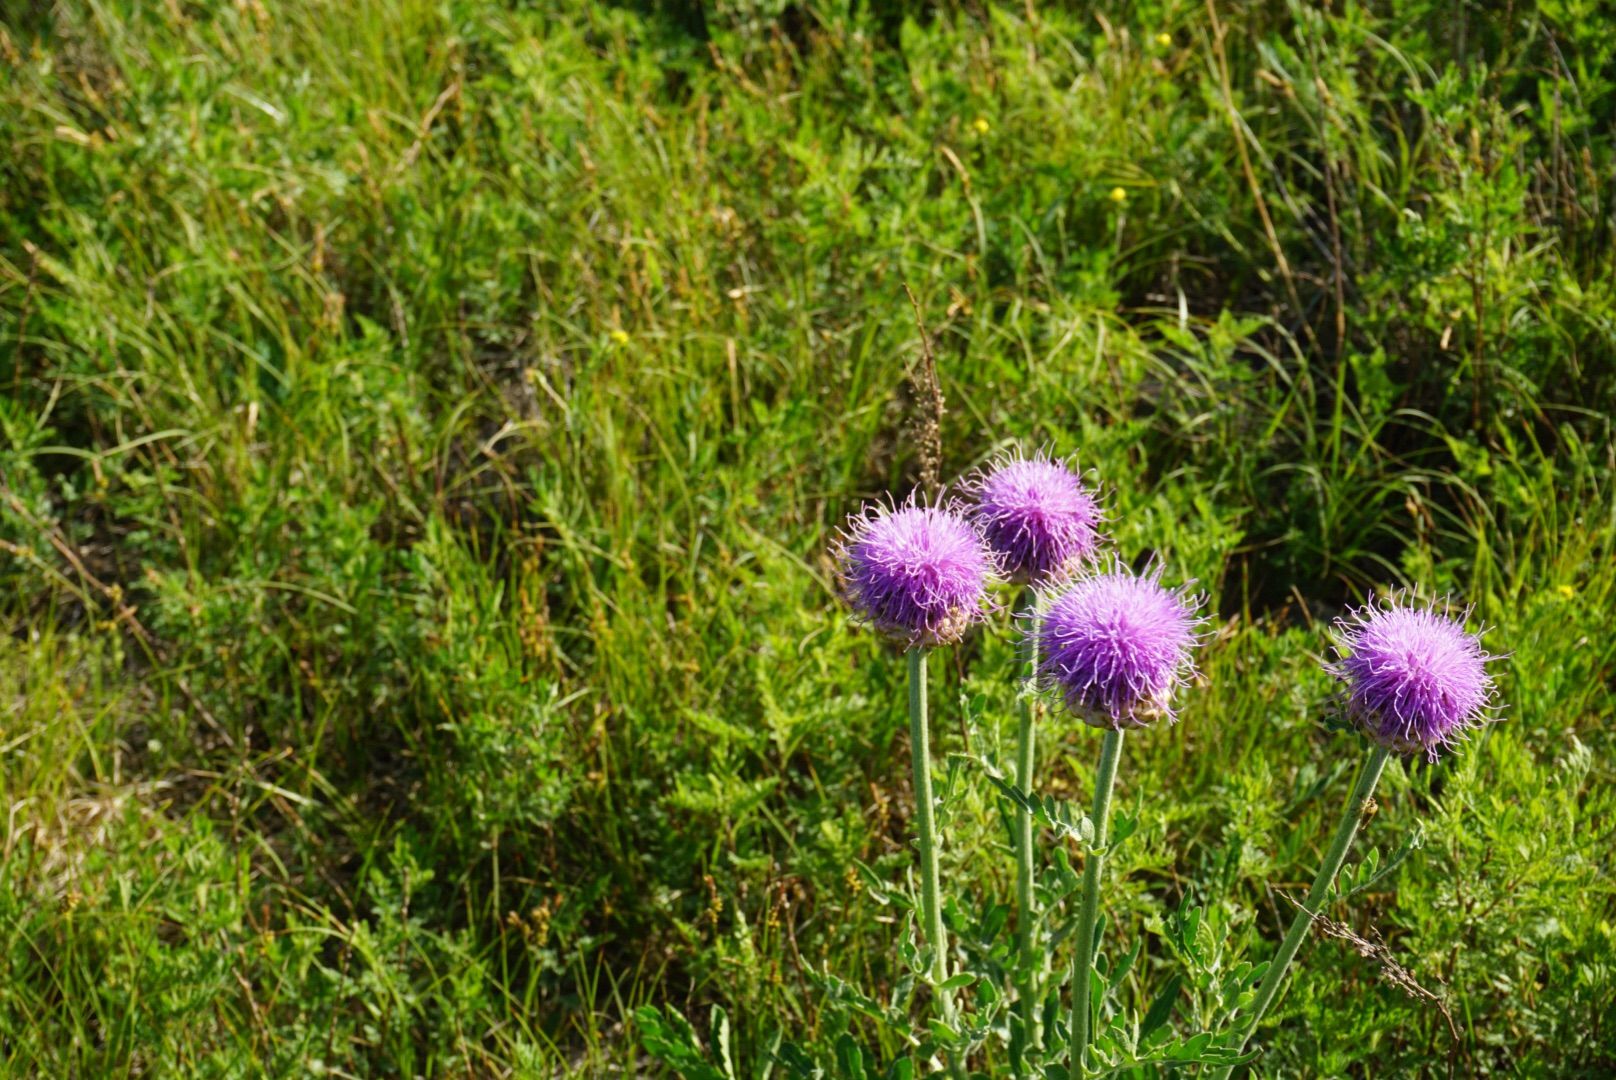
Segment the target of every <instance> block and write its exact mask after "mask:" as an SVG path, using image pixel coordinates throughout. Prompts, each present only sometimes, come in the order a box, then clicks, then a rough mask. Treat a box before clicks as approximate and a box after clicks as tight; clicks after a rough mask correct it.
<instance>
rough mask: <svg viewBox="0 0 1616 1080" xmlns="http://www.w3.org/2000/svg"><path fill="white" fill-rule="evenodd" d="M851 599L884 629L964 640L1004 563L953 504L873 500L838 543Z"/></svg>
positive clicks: (909, 638) (906, 638) (929, 641)
mask: <svg viewBox="0 0 1616 1080" xmlns="http://www.w3.org/2000/svg"><path fill="white" fill-rule="evenodd" d="M838 556H839V561H840V563H841V576H842V589H843V592H844V593H845V594H846V596H847V600H848V602H849V603H850V604H852V606H853V608H854V610H856V611H857V612H858V613H859V614H860V615H861V616H862V617H863V618H864V619H865V620H867V621H868V622H869V623H870V624H871V625H872V626H874V627H875V628H876V629H877V630H879V631H880V632H882V633H884V634H887V635H888V636H890V637H893V638H896V639H898V640H900V641H903V642H904V643H905V644H906V645H909V646H917V645H918V646H923V647H928V648H929V647H932V646H936V645H946V644H949V643H950V642H954V641H958V640H959V639H960V638H961V637H962V636H964V634H965V631H966V630H968V629H970V627H971V625H972V624H973V623H977V622H980V621H982V619H984V618H985V617H986V615H987V611H988V593H987V589H988V584H989V582H990V581H991V580H992V579H993V578H994V577H996V576H997V574H998V565H997V560H996V559H995V558H994V555H993V553H992V552H991V551H990V550H989V549H988V547H987V545H986V543H984V542H983V540H982V537H981V535H980V534H979V533H978V532H977V531H976V529H975V528H973V527H972V525H971V523H970V522H969V521H968V520H966V518H965V516H964V515H963V514H961V513H960V512H959V511H958V510H957V509H956V508H955V507H954V506H952V505H941V506H926V505H923V504H918V503H916V502H914V501H913V499H911V501H910V502H908V503H905V504H904V505H902V506H897V507H891V506H876V507H873V508H870V507H866V508H865V510H864V511H863V512H861V513H859V514H855V515H854V516H853V517H851V518H849V519H848V527H847V530H846V533H845V535H844V536H843V539H842V542H841V544H840V550H839V551H838Z"/></svg>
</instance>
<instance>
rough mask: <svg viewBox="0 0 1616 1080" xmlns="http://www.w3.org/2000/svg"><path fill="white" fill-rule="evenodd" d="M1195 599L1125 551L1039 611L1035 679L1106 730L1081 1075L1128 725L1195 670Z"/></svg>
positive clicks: (1076, 1059)
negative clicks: (1142, 568)
mask: <svg viewBox="0 0 1616 1080" xmlns="http://www.w3.org/2000/svg"><path fill="white" fill-rule="evenodd" d="M1199 603H1200V602H1199V600H1198V598H1195V597H1191V596H1190V595H1188V593H1187V590H1186V589H1185V588H1180V589H1177V590H1173V589H1168V588H1167V587H1165V586H1164V585H1162V583H1161V568H1160V566H1156V567H1153V568H1151V569H1149V570H1147V571H1146V572H1145V573H1144V574H1135V573H1134V572H1133V571H1131V570H1129V569H1128V568H1127V567H1126V566H1125V565H1124V564H1123V563H1122V562H1121V561H1120V560H1113V561H1112V563H1111V565H1110V566H1109V567H1108V568H1105V569H1100V570H1096V571H1094V572H1091V573H1089V574H1088V575H1087V576H1083V577H1078V578H1075V579H1073V580H1071V581H1069V582H1067V583H1065V584H1063V585H1061V586H1060V587H1058V588H1057V589H1056V590H1055V594H1054V596H1053V597H1052V598H1050V599H1048V600H1047V601H1046V602H1045V603H1043V604H1042V605H1041V607H1042V609H1043V610H1042V611H1041V612H1040V613H1039V614H1037V615H1036V616H1035V618H1034V620H1033V629H1032V633H1033V635H1034V636H1035V637H1036V639H1037V647H1038V654H1039V660H1038V665H1037V668H1036V671H1037V679H1038V682H1039V684H1040V686H1042V687H1043V688H1045V689H1047V690H1050V691H1052V692H1054V693H1055V694H1057V695H1058V696H1059V698H1060V700H1061V701H1062V702H1063V703H1064V704H1065V706H1066V708H1067V709H1068V710H1069V711H1070V712H1071V713H1072V714H1073V715H1074V716H1076V717H1078V718H1079V719H1081V720H1082V721H1083V722H1084V723H1086V724H1089V725H1091V726H1093V727H1098V728H1100V729H1102V730H1103V731H1104V732H1105V738H1104V741H1103V742H1102V743H1101V747H1100V764H1099V768H1098V770H1097V771H1096V773H1095V779H1094V809H1093V812H1092V815H1091V817H1092V820H1093V825H1094V847H1093V850H1092V851H1091V852H1090V853H1089V856H1088V858H1087V859H1086V860H1085V862H1084V867H1083V893H1082V906H1081V908H1080V909H1079V913H1078V920H1077V953H1076V956H1075V957H1074V959H1073V964H1072V1024H1071V1032H1070V1034H1071V1053H1070V1059H1069V1064H1068V1066H1067V1068H1068V1075H1069V1076H1071V1077H1074V1078H1075V1077H1078V1076H1081V1075H1083V1072H1084V1070H1085V1067H1086V1057H1087V1053H1088V1047H1089V1043H1090V1041H1091V1037H1092V1032H1091V1022H1092V1019H1093V1008H1094V1006H1093V1002H1092V1000H1091V985H1090V972H1091V970H1092V968H1093V964H1094V953H1095V939H1094V933H1095V920H1096V917H1097V915H1098V911H1099V902H1100V875H1101V872H1102V870H1103V868H1104V861H1105V851H1106V842H1107V835H1108V833H1107V829H1108V822H1109V818H1110V810H1111V790H1112V787H1113V785H1114V784H1115V782H1116V776H1117V762H1118V759H1119V758H1120V757H1121V753H1122V735H1123V732H1125V731H1127V730H1129V729H1131V728H1140V727H1144V726H1145V725H1147V724H1149V723H1151V722H1152V721H1154V720H1157V719H1165V720H1167V721H1169V722H1171V721H1172V720H1173V718H1174V713H1173V696H1174V694H1175V693H1176V691H1177V690H1178V688H1179V687H1180V686H1181V685H1182V684H1183V683H1184V682H1185V681H1186V679H1187V677H1188V675H1189V673H1190V672H1191V671H1192V669H1193V665H1192V663H1191V659H1190V653H1191V649H1192V648H1193V647H1194V645H1195V644H1196V627H1197V624H1198V623H1199V622H1200V618H1199V616H1198V615H1197V613H1196V612H1197V608H1198V607H1199Z"/></svg>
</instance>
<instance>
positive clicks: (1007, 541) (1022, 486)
mask: <svg viewBox="0 0 1616 1080" xmlns="http://www.w3.org/2000/svg"><path fill="white" fill-rule="evenodd" d="M967 489H968V490H969V491H970V492H971V493H972V494H973V495H974V496H975V502H974V504H973V506H972V508H971V513H972V516H973V517H974V518H975V520H976V522H977V525H978V527H979V528H980V529H981V530H982V535H983V537H984V538H985V539H986V540H987V542H988V544H989V545H990V546H991V547H992V548H993V550H994V551H995V552H996V553H997V554H998V556H999V558H1000V560H1001V562H1002V565H1003V568H1004V573H1005V575H1006V576H1007V577H1008V578H1009V579H1010V580H1012V581H1016V582H1020V583H1022V584H1023V585H1024V586H1025V587H1026V591H1027V599H1028V601H1029V602H1031V601H1033V599H1034V597H1035V595H1036V593H1035V590H1036V588H1037V587H1038V586H1039V585H1042V584H1045V583H1047V582H1048V581H1049V580H1050V579H1051V578H1053V577H1055V576H1056V575H1059V574H1061V573H1064V572H1066V571H1068V570H1070V569H1073V568H1075V567H1076V566H1078V565H1080V564H1081V563H1083V562H1085V561H1087V560H1089V559H1092V558H1093V557H1094V556H1095V554H1096V552H1097V551H1098V549H1099V545H1100V542H1101V540H1102V537H1101V536H1100V533H1099V524H1100V520H1101V514H1100V505H1099V502H1098V501H1097V500H1096V499H1095V497H1094V494H1093V493H1092V492H1091V491H1090V490H1089V489H1088V488H1087V487H1086V486H1085V485H1084V483H1083V481H1082V479H1081V478H1080V477H1079V476H1078V474H1077V473H1076V471H1074V470H1073V469H1072V468H1070V467H1069V466H1068V465H1067V464H1066V463H1065V462H1062V461H1057V460H1053V459H1051V458H1050V457H1049V456H1048V455H1046V454H1044V453H1042V452H1039V453H1037V454H1035V455H1033V456H1032V457H1030V458H1029V457H1024V456H1022V455H1020V454H1011V455H1008V456H1006V457H1004V458H1001V459H1000V460H998V461H997V462H995V463H993V464H991V465H989V466H988V467H987V468H986V469H984V470H982V471H981V472H979V473H977V474H976V475H975V476H973V477H972V478H971V479H970V480H969V481H968V482H967ZM1022 644H1023V651H1024V652H1025V654H1026V655H1025V664H1026V670H1027V673H1028V676H1029V678H1033V677H1036V674H1037V670H1038V635H1037V634H1028V635H1026V636H1025V638H1024V639H1023V642H1022ZM1038 709H1039V705H1038V702H1037V700H1036V698H1035V697H1034V696H1033V695H1032V694H1031V693H1024V694H1022V695H1021V697H1020V701H1019V710H1018V716H1017V724H1016V759H1015V784H1016V788H1017V789H1018V790H1019V791H1020V792H1021V794H1022V796H1023V799H1022V801H1021V803H1019V804H1018V805H1017V806H1016V808H1015V826H1014V836H1013V841H1014V847H1015V855H1016V911H1017V918H1016V949H1017V952H1018V953H1019V957H1020V959H1019V967H1020V971H1021V976H1022V982H1021V985H1020V986H1019V987H1018V990H1019V994H1020V1006H1021V1024H1022V1029H1021V1030H1022V1032H1023V1038H1024V1041H1025V1042H1026V1044H1027V1045H1029V1046H1034V1047H1036V1046H1037V1045H1038V1044H1039V1041H1040V1040H1039V1034H1038V1004H1037V1003H1038V997H1039V988H1038V982H1039V978H1038V973H1039V970H1040V967H1041V962H1040V960H1039V958H1038V956H1037V955H1036V954H1037V951H1038V950H1037V943H1036V941H1035V939H1034V933H1033V931H1034V927H1035V925H1036V912H1035V910H1034V898H1033V878H1034V873H1035V866H1034V857H1033V828H1032V812H1031V810H1030V809H1029V807H1028V806H1027V805H1026V803H1027V802H1028V801H1030V800H1031V799H1032V797H1033V784H1032V778H1033V759H1034V746H1035V743H1036V728H1037V718H1038V717H1037V714H1038Z"/></svg>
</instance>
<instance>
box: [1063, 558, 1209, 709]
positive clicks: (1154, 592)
mask: <svg viewBox="0 0 1616 1080" xmlns="http://www.w3.org/2000/svg"><path fill="white" fill-rule="evenodd" d="M1038 606H1039V608H1040V609H1041V610H1040V611H1039V612H1038V613H1037V614H1035V616H1034V631H1033V632H1035V633H1037V635H1038V652H1039V660H1038V671H1037V680H1038V683H1039V685H1040V686H1041V687H1043V688H1045V689H1048V690H1052V691H1055V692H1058V693H1059V694H1060V695H1061V697H1062V698H1063V699H1064V700H1065V703H1066V706H1067V708H1068V709H1070V710H1071V711H1072V713H1073V714H1074V715H1076V716H1078V717H1079V718H1081V719H1082V720H1083V721H1084V722H1085V723H1088V724H1091V725H1093V726H1095V727H1111V728H1119V729H1120V728H1128V727H1143V726H1144V725H1145V724H1147V723H1149V722H1150V721H1151V720H1153V719H1155V718H1156V717H1159V716H1165V717H1166V718H1167V719H1168V720H1169V721H1171V720H1172V719H1173V717H1174V713H1173V694H1174V692H1175V691H1176V690H1177V689H1178V687H1179V686H1180V685H1181V684H1182V683H1184V682H1185V681H1186V680H1187V678H1188V677H1189V675H1190V673H1191V671H1192V670H1193V664H1192V662H1191V658H1190V650H1191V649H1192V648H1194V646H1195V645H1196V644H1197V640H1196V628H1197V626H1198V624H1199V623H1200V622H1201V619H1200V616H1199V615H1197V613H1196V609H1197V608H1198V607H1199V599H1198V598H1195V597H1191V596H1188V595H1186V593H1185V590H1184V589H1178V590H1172V589H1168V588H1166V587H1165V586H1163V585H1162V583H1161V567H1160V566H1155V567H1152V568H1151V569H1150V570H1148V571H1146V572H1145V573H1144V574H1142V575H1140V574H1135V573H1134V572H1133V571H1132V570H1130V569H1128V568H1127V567H1126V566H1125V565H1123V564H1122V563H1121V562H1120V561H1114V562H1113V563H1112V564H1111V566H1110V567H1109V568H1108V569H1104V570H1096V571H1093V572H1091V573H1089V574H1087V575H1085V576H1082V577H1078V578H1075V579H1073V580H1072V581H1071V582H1070V583H1069V584H1067V585H1064V586H1063V587H1060V588H1059V589H1058V590H1057V591H1056V593H1055V595H1054V596H1053V597H1052V598H1050V599H1048V600H1046V601H1043V602H1040V604H1039V605H1038Z"/></svg>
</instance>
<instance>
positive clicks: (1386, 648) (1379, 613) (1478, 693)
mask: <svg viewBox="0 0 1616 1080" xmlns="http://www.w3.org/2000/svg"><path fill="white" fill-rule="evenodd" d="M1468 616H1469V611H1468V610H1466V611H1464V612H1462V613H1460V614H1459V616H1458V617H1457V618H1455V617H1452V616H1450V615H1448V614H1446V613H1445V612H1444V611H1442V610H1440V609H1438V608H1436V607H1429V608H1427V607H1421V606H1416V605H1415V604H1414V603H1412V602H1411V601H1410V599H1409V598H1408V597H1406V596H1394V597H1393V598H1392V599H1391V600H1390V601H1389V602H1388V603H1387V604H1386V605H1385V606H1381V605H1378V604H1376V603H1374V602H1370V603H1369V604H1366V605H1365V606H1363V607H1361V608H1358V609H1356V610H1351V611H1348V612H1347V615H1346V616H1345V617H1344V618H1341V619H1338V620H1336V636H1337V643H1336V645H1335V651H1336V653H1337V655H1338V657H1339V659H1338V660H1337V661H1336V662H1335V663H1333V664H1330V665H1328V667H1329V669H1330V671H1331V672H1332V673H1333V674H1334V675H1335V676H1336V677H1337V678H1339V679H1340V680H1341V681H1342V682H1343V683H1345V684H1346V698H1347V713H1348V715H1349V716H1350V717H1351V718H1352V720H1353V721H1354V722H1355V723H1356V724H1357V725H1358V726H1359V727H1360V728H1362V729H1363V731H1364V732H1365V733H1366V734H1368V735H1369V737H1370V738H1372V739H1374V740H1375V741H1376V742H1378V743H1380V744H1381V745H1382V746H1387V747H1390V748H1391V749H1393V750H1397V751H1399V752H1402V753H1412V752H1413V751H1415V750H1424V751H1425V755H1426V757H1427V758H1428V759H1430V760H1431V761H1435V760H1436V759H1437V756H1438V754H1439V752H1440V751H1442V750H1444V749H1449V748H1451V747H1452V746H1453V745H1454V744H1455V743H1456V742H1457V741H1458V740H1459V739H1460V738H1461V737H1463V735H1464V733H1465V732H1466V731H1467V730H1468V729H1470V728H1472V727H1475V726H1476V725H1478V724H1480V723H1481V722H1482V721H1483V719H1484V715H1485V713H1486V710H1487V709H1488V707H1489V706H1490V705H1491V703H1492V698H1493V680H1492V676H1490V675H1489V674H1487V666H1486V665H1487V661H1489V660H1495V659H1497V657H1494V656H1490V655H1488V653H1487V652H1486V650H1484V649H1483V648H1482V645H1481V637H1480V635H1479V634H1472V633H1470V632H1468V631H1467V630H1465V628H1464V621H1465V619H1466V618H1467V617H1468Z"/></svg>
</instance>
